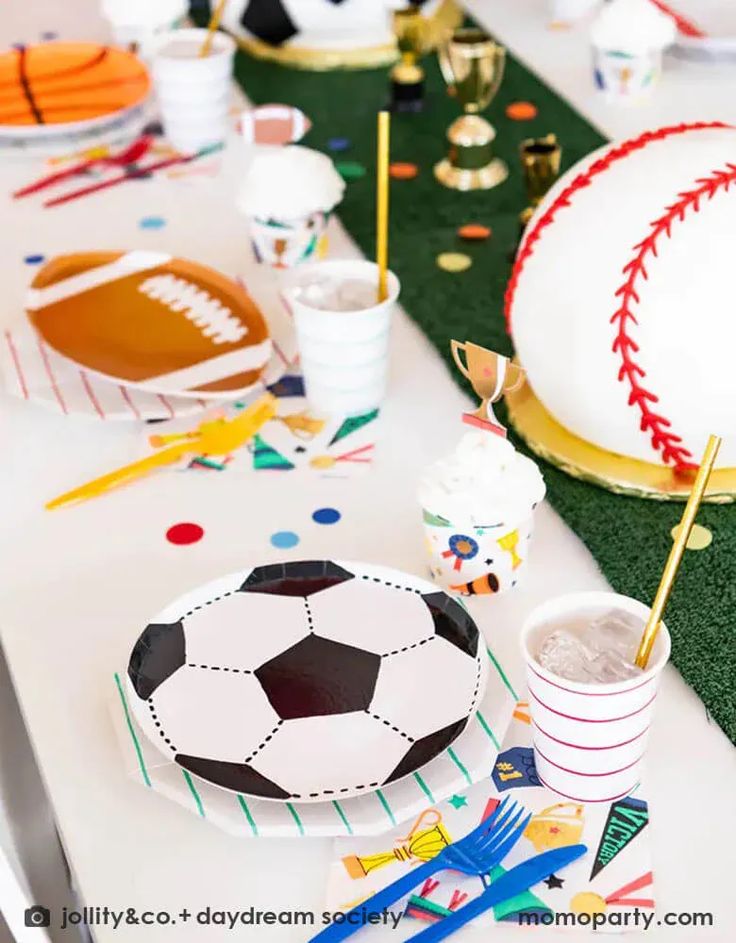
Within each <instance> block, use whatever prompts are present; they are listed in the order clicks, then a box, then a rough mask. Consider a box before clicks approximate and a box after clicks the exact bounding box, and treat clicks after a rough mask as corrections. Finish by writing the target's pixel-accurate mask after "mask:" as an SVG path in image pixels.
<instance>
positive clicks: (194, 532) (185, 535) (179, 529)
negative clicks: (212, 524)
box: [166, 521, 204, 547]
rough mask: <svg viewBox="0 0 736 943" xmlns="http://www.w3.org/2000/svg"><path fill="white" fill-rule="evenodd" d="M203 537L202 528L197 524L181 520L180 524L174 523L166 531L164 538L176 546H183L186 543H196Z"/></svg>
mask: <svg viewBox="0 0 736 943" xmlns="http://www.w3.org/2000/svg"><path fill="white" fill-rule="evenodd" d="M203 537H204V528H202V527H200V526H199V524H190V523H189V522H188V521H183V522H182V523H181V524H174V525H173V526H172V527H170V528H169V529H168V530H167V531H166V539H167V540H168V541H169V543H171V544H176V545H177V546H178V547H184V546H186V545H187V544H196V543H197V541H199V540H201V539H202V538H203Z"/></svg>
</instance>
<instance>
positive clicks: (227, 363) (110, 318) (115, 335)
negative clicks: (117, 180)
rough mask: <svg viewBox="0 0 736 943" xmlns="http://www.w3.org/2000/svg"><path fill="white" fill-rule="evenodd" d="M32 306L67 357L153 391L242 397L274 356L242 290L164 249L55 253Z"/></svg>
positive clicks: (40, 327) (41, 329) (37, 321)
mask: <svg viewBox="0 0 736 943" xmlns="http://www.w3.org/2000/svg"><path fill="white" fill-rule="evenodd" d="M26 311H27V313H28V317H29V319H30V321H31V323H32V324H33V325H34V327H35V328H36V330H37V331H38V333H39V334H40V335H41V337H42V338H43V340H44V341H45V342H46V343H47V344H48V345H49V346H50V347H52V348H53V349H54V350H55V351H56V352H57V353H59V354H61V355H62V356H63V357H66V358H67V359H68V360H71V361H73V362H74V363H76V364H78V365H79V366H80V367H83V368H84V369H85V370H88V371H91V372H93V373H96V374H98V375H99V376H102V377H104V378H106V379H109V380H111V381H114V382H115V383H122V384H125V385H127V386H131V387H139V388H141V389H144V390H148V391H150V392H154V393H163V394H171V395H177V396H194V397H197V398H208V397H211V398H213V399H220V400H221V399H223V398H225V397H227V396H233V397H236V396H240V395H242V394H243V393H245V392H247V391H248V390H250V389H251V388H252V387H253V386H254V385H255V384H256V382H257V381H258V379H259V377H260V375H261V373H262V371H263V369H264V367H265V366H266V364H267V363H268V360H269V357H270V356H271V340H270V336H269V330H268V326H267V324H266V321H265V320H264V317H263V315H262V313H261V311H260V309H259V308H258V307H257V305H256V304H255V303H254V301H253V300H252V299H251V297H250V296H249V295H248V294H247V292H246V291H245V290H244V289H243V288H241V287H240V286H239V285H238V284H236V283H235V282H234V281H231V280H230V279H229V278H226V277H225V276H224V275H221V274H220V273H219V272H216V271H214V270H213V269H210V268H207V267H205V266H204V265H199V264H198V263H196V262H190V261H187V260H185V259H177V258H173V257H172V256H170V255H167V254H166V253H163V252H148V251H133V252H123V253H120V252H85V253H77V254H74V255H64V256H57V257H56V258H54V259H52V260H51V261H50V262H48V263H47V264H46V265H44V266H43V268H42V269H41V270H40V271H39V272H38V274H37V275H36V277H35V278H34V280H33V282H32V284H31V288H30V290H29V292H28V295H27V298H26Z"/></svg>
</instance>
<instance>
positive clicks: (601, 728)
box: [521, 592, 670, 802]
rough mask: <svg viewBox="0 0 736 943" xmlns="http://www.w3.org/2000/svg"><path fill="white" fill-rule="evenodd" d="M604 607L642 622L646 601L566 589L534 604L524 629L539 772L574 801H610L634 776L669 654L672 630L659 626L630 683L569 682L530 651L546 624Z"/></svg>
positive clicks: (626, 790) (636, 776)
mask: <svg viewBox="0 0 736 943" xmlns="http://www.w3.org/2000/svg"><path fill="white" fill-rule="evenodd" d="M608 609H622V610H624V611H625V612H628V613H631V614H632V615H634V616H638V617H639V618H640V619H641V620H642V625H643V624H644V623H645V622H646V620H647V617H648V616H649V608H648V607H647V606H645V605H644V604H643V603H640V602H638V601H637V600H635V599H631V598H630V597H628V596H620V595H618V594H617V593H610V592H588V593H571V594H569V595H567V596H559V597H558V598H556V599H551V600H549V601H548V602H546V603H544V604H543V605H541V606H538V607H537V608H536V609H535V610H534V611H533V612H532V613H531V615H530V616H529V617H528V619H527V621H526V623H525V624H524V627H523V628H522V633H521V646H522V652H523V655H524V660H525V662H526V671H527V684H528V687H529V708H530V713H531V718H532V736H533V741H534V760H535V764H536V768H537V774H538V775H539V779H540V780H541V782H542V783H543V784H544V785H545V786H547V787H548V788H549V789H553V790H554V791H555V792H558V793H559V794H560V795H562V796H564V797H565V798H567V799H572V800H574V801H576V802H609V801H612V800H614V799H618V798H620V797H621V796H625V795H628V794H629V793H630V792H631V791H632V790H633V789H634V787H635V786H636V785H637V783H638V782H639V775H640V766H641V761H642V759H643V756H644V752H645V750H646V743H647V734H648V731H649V725H650V723H651V720H652V713H653V711H654V701H655V698H656V696H657V687H658V684H659V675H660V673H661V671H662V669H663V668H664V666H665V665H666V663H667V660H668V658H669V655H670V635H669V632H668V631H667V628H666V626H665V625H664V624H662V626H661V628H660V631H659V634H658V636H657V641H656V643H655V646H654V650H653V652H652V655H651V658H650V662H649V668H647V670H646V671H645V672H643V673H642V674H640V675H638V676H637V677H635V678H631V679H629V680H627V681H619V682H615V683H612V684H585V683H581V682H576V681H568V680H567V679H566V678H560V677H558V676H557V675H555V674H552V672H550V671H548V670H546V669H545V668H542V666H541V665H540V664H539V663H538V662H537V660H536V658H535V653H536V652H537V651H538V649H539V646H540V644H541V642H542V640H543V639H544V637H545V635H546V634H547V633H548V631H549V627H550V624H551V623H554V624H555V625H559V624H560V622H564V618H565V616H566V615H569V616H570V618H571V620H572V619H578V618H579V617H580V615H581V614H584V613H586V612H590V611H606V610H608Z"/></svg>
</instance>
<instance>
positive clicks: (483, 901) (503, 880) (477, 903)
mask: <svg viewBox="0 0 736 943" xmlns="http://www.w3.org/2000/svg"><path fill="white" fill-rule="evenodd" d="M587 850H588V848H587V846H586V845H567V846H566V847H564V848H554V849H553V850H552V851H544V852H542V854H541V855H535V856H534V857H533V858H529V860H528V861H522V863H521V864H517V865H516V867H514V868H511V869H510V870H509V871H507V872H506V874H504V875H502V876H501V877H500V878H498V880H496V881H494V882H493V884H491V886H490V887H489V888H487V889H486V890H485V891H484V892H483V893H482V894H481V895H480V897H476V898H474V899H473V900H471V901H470V902H469V903H467V904H465V905H464V906H463V907H461V908H460V909H459V910H456V911H455V912H454V913H453V914H452V915H451V916H449V917H445V918H444V919H443V920H440V921H439V922H438V923H433V924H432V925H431V926H430V927H427V928H426V930H422V931H421V933H417V934H416V935H415V936H413V937H412V938H411V940H412V943H414V941H415V940H418V941H420V943H437V941H439V940H444V939H445V938H446V937H448V936H450V934H452V933H454V932H455V931H456V930H459V929H460V927H464V926H465V924H466V923H470V921H471V920H473V919H475V917H478V916H480V915H481V914H482V913H485V912H486V911H487V910H490V908H491V907H493V906H495V905H496V904H500V903H501V902H502V901H505V900H511V898H512V897H516V895H517V894H521V893H522V892H523V891H527V890H529V888H530V887H533V886H534V885H535V884H538V883H539V882H540V881H542V880H544V878H546V877H549V876H550V874H554V873H555V872H556V871H559V870H560V869H561V868H564V867H565V866H566V865H568V864H570V863H571V862H572V861H575V860H576V859H577V858H580V857H582V855H584V854H585V852H586V851H587Z"/></svg>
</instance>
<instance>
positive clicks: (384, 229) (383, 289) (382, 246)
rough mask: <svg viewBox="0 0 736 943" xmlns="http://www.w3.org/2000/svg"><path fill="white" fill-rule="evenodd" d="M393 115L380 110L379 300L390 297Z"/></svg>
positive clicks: (377, 235) (377, 238) (378, 166)
mask: <svg viewBox="0 0 736 943" xmlns="http://www.w3.org/2000/svg"><path fill="white" fill-rule="evenodd" d="M390 128H391V115H390V113H389V112H388V111H379V112H378V164H377V171H376V264H377V265H378V300H379V302H381V301H385V300H386V298H387V297H388V154H389V133H390Z"/></svg>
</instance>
